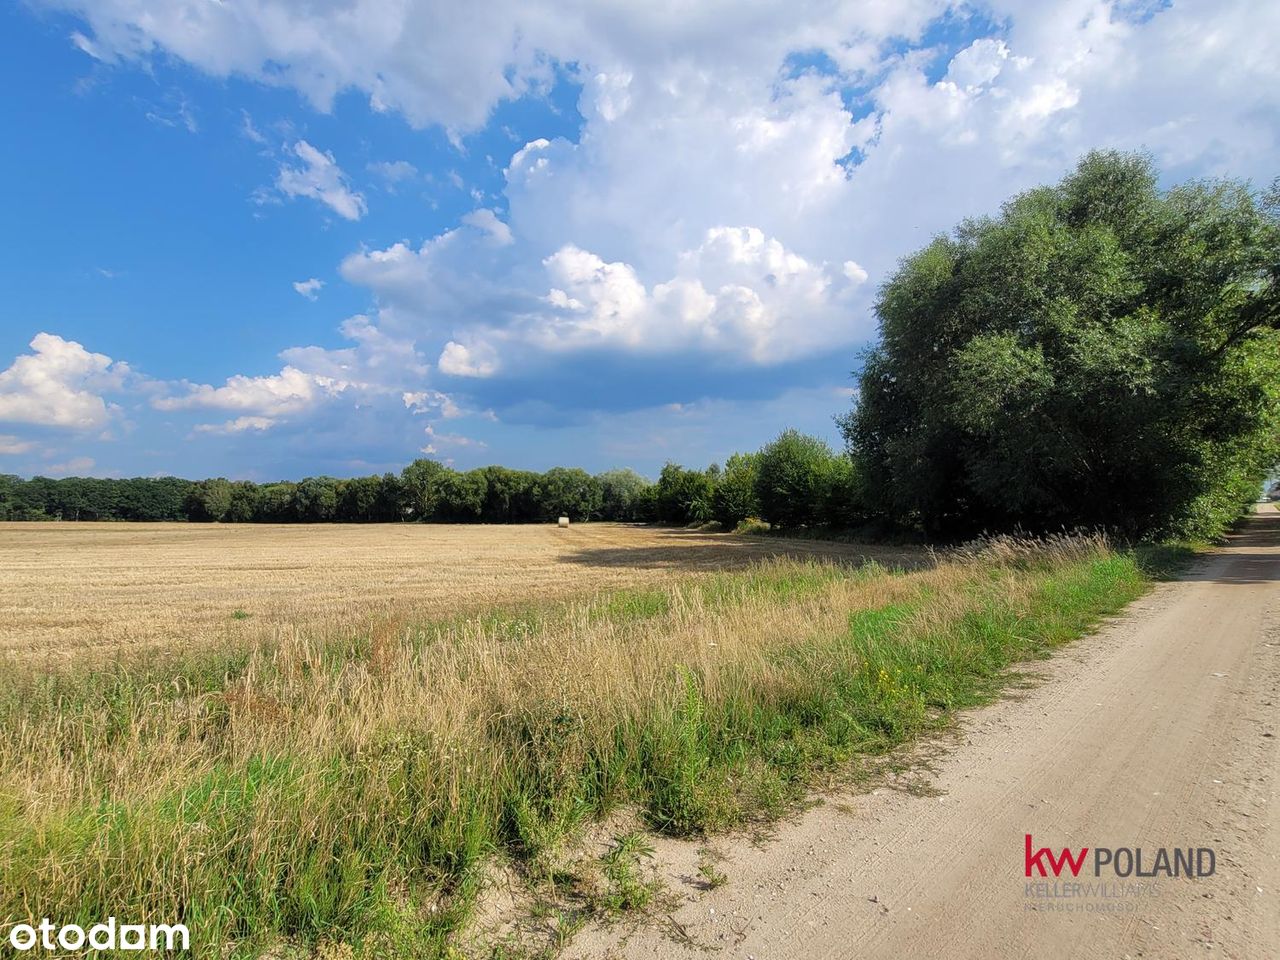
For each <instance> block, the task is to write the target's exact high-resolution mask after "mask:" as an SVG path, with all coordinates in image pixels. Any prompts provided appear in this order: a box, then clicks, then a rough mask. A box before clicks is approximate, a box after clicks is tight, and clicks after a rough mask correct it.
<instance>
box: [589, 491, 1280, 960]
mask: <svg viewBox="0 0 1280 960" xmlns="http://www.w3.org/2000/svg"><path fill="white" fill-rule="evenodd" d="M1041 672H1042V674H1043V676H1044V682H1042V683H1040V684H1039V685H1037V686H1035V687H1034V688H1033V689H1030V690H1028V691H1024V692H1022V693H1019V694H1017V695H1015V696H1014V697H1013V698H1011V699H1007V700H1004V701H1002V702H1000V703H998V704H994V705H992V706H990V707H986V708H983V709H981V710H978V711H974V712H973V713H972V714H970V715H969V716H968V717H967V718H966V719H965V720H964V721H963V722H962V725H961V728H960V736H959V738H958V742H957V743H956V745H955V746H954V747H953V748H952V749H950V750H949V751H947V752H946V753H945V755H943V756H942V757H941V758H940V759H938V760H937V762H936V767H935V769H934V772H933V774H932V775H931V776H930V777H929V778H928V782H929V784H930V787H931V789H930V790H927V791H923V792H922V791H915V792H908V791H904V790H900V789H888V788H884V787H882V788H880V789H877V790H876V791H874V792H872V793H870V794H865V795H862V796H852V797H847V798H844V799H843V800H841V799H840V798H829V799H828V800H826V801H825V802H824V803H822V804H820V805H819V806H817V807H815V808H813V809H811V810H809V811H808V812H806V813H805V814H803V815H802V816H800V817H799V818H797V819H796V820H795V821H793V822H790V823H787V824H784V825H782V826H781V827H780V828H779V830H778V833H777V835H776V837H774V838H773V839H771V840H768V841H766V842H764V843H762V844H753V843H751V842H750V841H748V840H746V839H730V840H722V841H718V842H715V841H713V843H712V846H713V847H716V848H718V850H719V851H720V852H721V853H723V854H724V855H725V856H726V858H727V859H726V861H725V862H724V863H722V864H721V869H722V870H723V872H724V873H725V874H726V875H727V876H728V877H729V880H728V883H727V884H725V885H724V886H721V887H719V888H717V889H713V890H703V889H700V888H699V883H698V873H697V866H698V853H697V848H698V845H697V844H691V843H679V842H674V841H672V842H663V843H661V844H660V845H659V851H658V856H659V862H660V864H661V870H662V871H663V872H664V873H665V874H666V880H667V883H668V885H669V887H670V888H671V889H672V890H673V891H674V892H675V895H676V897H677V898H678V902H677V903H676V904H675V905H674V906H673V907H672V909H671V910H670V911H669V913H668V915H666V916H661V917H659V918H658V919H657V920H656V921H655V922H652V923H649V924H646V925H644V926H642V927H640V928H639V929H633V930H630V931H628V930H625V929H622V928H611V929H604V930H588V931H586V932H584V933H583V934H582V935H581V936H580V937H579V938H578V939H577V940H576V941H575V943H574V944H573V947H572V949H571V950H570V951H569V955H570V956H572V957H592V958H595V957H621V958H657V957H661V958H670V957H677V958H680V957H687V958H694V957H699V958H705V957H707V956H709V955H714V956H716V957H723V958H753V960H772V958H814V960H827V958H830V960H835V958H841V960H843V958H859V960H862V958H895V960H901V958H921V960H923V958H930V960H932V958H940V957H944V958H948V960H960V958H975V960H976V958H982V960H991V958H1005V957H1010V958H1039V957H1065V956H1075V957H1089V958H1110V957H1114V958H1117V960H1119V958H1125V957H1133V958H1137V957H1144V958H1161V960H1164V958H1183V957H1205V956H1208V957H1229V958H1258V960H1263V958H1268V960H1269V958H1275V957H1280V829H1278V828H1277V815H1276V809H1275V808H1276V805H1277V803H1280V801H1278V800H1277V799H1276V784H1277V774H1278V773H1280V723H1277V709H1278V705H1280V513H1278V512H1276V511H1275V510H1274V509H1272V508H1271V507H1270V506H1267V507H1262V508H1260V512H1259V513H1258V514H1257V515H1256V516H1255V517H1254V518H1252V519H1251V521H1250V522H1249V523H1248V524H1247V525H1246V526H1245V528H1244V529H1243V530H1242V531H1241V532H1240V533H1238V534H1237V535H1235V536H1233V537H1232V538H1231V539H1230V542H1229V544H1228V545H1227V546H1226V547H1225V548H1224V549H1222V550H1221V551H1219V552H1217V553H1215V554H1214V555H1212V556H1210V557H1209V558H1207V559H1205V560H1203V561H1201V562H1200V563H1199V564H1198V565H1197V566H1196V567H1195V568H1194V569H1193V570H1192V571H1191V572H1190V573H1189V574H1188V575H1187V576H1186V577H1184V578H1183V579H1181V580H1179V581H1176V582H1171V583H1165V584H1161V585H1159V586H1158V587H1156V589H1155V590H1153V591H1152V592H1151V593H1149V594H1148V595H1147V596H1146V597H1144V598H1143V599H1141V600H1139V601H1138V602H1136V603H1135V604H1133V605H1132V606H1131V607H1130V608H1129V609H1128V610H1127V611H1126V613H1125V615H1124V616H1123V617H1122V618H1120V619H1118V620H1117V621H1116V622H1115V623H1113V624H1111V625H1110V626H1108V627H1107V628H1105V629H1104V630H1103V631H1102V632H1100V633H1098V634H1096V635H1094V636H1092V637H1088V638H1086V639H1084V640H1082V641H1080V642H1078V643H1076V644H1073V645H1071V646H1070V647H1068V648H1065V649H1064V650H1063V651H1062V652H1061V653H1060V654H1058V655H1057V656H1055V657H1054V658H1053V659H1052V660H1050V661H1048V662H1047V663H1046V664H1044V665H1043V670H1042V671H1041ZM1028 833H1030V834H1031V835H1032V836H1033V838H1034V848H1035V849H1037V850H1038V849H1039V848H1040V847H1042V846H1050V847H1053V849H1054V851H1055V856H1056V855H1057V851H1058V850H1060V849H1061V848H1063V847H1068V848H1071V849H1072V850H1077V851H1078V849H1079V848H1080V847H1088V848H1090V850H1091V851H1092V850H1094V849H1096V848H1099V847H1103V848H1109V849H1115V848H1120V847H1127V848H1130V849H1135V848H1142V850H1143V855H1144V856H1145V857H1147V858H1148V859H1147V863H1148V864H1150V863H1151V862H1152V859H1153V858H1154V857H1155V856H1156V855H1157V852H1158V850H1159V848H1162V847H1163V848H1175V847H1177V848H1182V849H1186V848H1188V847H1190V848H1208V849H1212V850H1213V851H1214V859H1215V868H1216V869H1215V872H1214V873H1213V874H1212V875H1211V876H1207V877H1198V878H1187V877H1177V878H1167V877H1163V876H1161V877H1158V878H1155V879H1144V880H1138V879H1136V878H1133V877H1130V878H1129V879H1127V880H1120V879H1118V878H1117V877H1116V876H1115V874H1114V873H1113V872H1111V868H1110V867H1108V866H1103V867H1102V870H1103V874H1102V876H1101V877H1094V876H1093V862H1092V859H1091V858H1092V856H1093V854H1092V852H1091V853H1090V854H1089V857H1088V858H1086V860H1085V865H1084V866H1083V867H1082V869H1081V871H1080V874H1079V877H1076V878H1073V877H1072V876H1071V875H1070V868H1069V867H1064V869H1063V872H1062V877H1061V878H1060V879H1058V880H1057V885H1056V886H1055V885H1054V881H1055V878H1054V876H1053V873H1052V869H1051V867H1050V868H1049V870H1048V871H1047V872H1048V877H1047V879H1045V880H1041V878H1040V876H1039V873H1038V871H1035V870H1034V868H1033V872H1034V876H1033V877H1032V878H1031V879H1028V878H1027V877H1026V850H1025V836H1026V834H1028ZM1073 856H1075V854H1073ZM1041 862H1043V861H1041ZM1144 869H1149V868H1148V867H1146V866H1144ZM1074 883H1079V886H1077V887H1072V886H1071V884H1074ZM1090 884H1092V886H1090ZM708 948H710V949H711V951H712V952H711V953H708Z"/></svg>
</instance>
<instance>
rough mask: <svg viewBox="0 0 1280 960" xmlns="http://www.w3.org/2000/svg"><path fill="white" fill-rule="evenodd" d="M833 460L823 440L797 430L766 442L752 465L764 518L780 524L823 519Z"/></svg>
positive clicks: (833, 464)
mask: <svg viewBox="0 0 1280 960" xmlns="http://www.w3.org/2000/svg"><path fill="white" fill-rule="evenodd" d="M836 459H837V458H836V455H835V454H834V453H832V452H831V448H830V447H829V446H827V444H826V443H825V442H823V441H822V440H819V439H818V438H817V437H811V436H808V435H807V434H803V433H800V432H799V431H797V430H784V431H783V432H782V433H781V434H779V435H778V438H777V439H776V440H774V441H773V442H772V443H769V444H767V445H766V446H765V448H764V449H763V450H761V451H760V453H759V462H758V464H757V466H756V497H757V499H758V500H759V502H760V511H761V513H763V514H764V517H765V519H766V520H768V521H769V522H770V523H778V524H781V525H782V526H784V527H799V526H805V525H808V524H817V523H822V522H824V520H825V519H826V516H825V514H826V508H827V503H828V499H829V497H830V495H831V484H832V479H833V477H834V473H835V470H836V466H835V462H836Z"/></svg>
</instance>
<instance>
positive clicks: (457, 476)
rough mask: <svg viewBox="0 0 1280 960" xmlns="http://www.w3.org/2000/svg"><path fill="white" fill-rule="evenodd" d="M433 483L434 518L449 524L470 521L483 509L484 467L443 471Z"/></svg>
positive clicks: (484, 490) (485, 489)
mask: <svg viewBox="0 0 1280 960" xmlns="http://www.w3.org/2000/svg"><path fill="white" fill-rule="evenodd" d="M432 483H433V484H434V486H435V490H436V508H435V514H434V516H435V518H436V519H439V520H446V521H448V522H450V523H471V522H474V521H476V520H479V519H480V514H481V512H482V511H483V510H484V499H485V494H486V493H488V487H489V484H488V480H487V478H486V477H485V474H484V471H483V470H469V471H468V472H466V473H458V472H457V471H456V470H443V471H441V472H440V473H439V474H437V475H436V476H435V478H434V479H433V481H432Z"/></svg>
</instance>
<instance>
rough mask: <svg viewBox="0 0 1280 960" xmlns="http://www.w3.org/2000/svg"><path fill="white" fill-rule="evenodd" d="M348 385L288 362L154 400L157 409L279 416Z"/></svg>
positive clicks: (333, 393)
mask: <svg viewBox="0 0 1280 960" xmlns="http://www.w3.org/2000/svg"><path fill="white" fill-rule="evenodd" d="M346 386H347V385H346V384H345V383H344V382H343V381H341V380H335V379H334V378H332V377H322V376H316V375H314V374H309V373H304V372H303V371H301V370H299V369H297V368H296V367H291V366H286V367H285V368H284V369H282V370H281V371H280V372H279V373H277V374H271V375H269V376H262V377H247V376H245V375H243V374H236V375H235V376H233V377H228V378H227V382H226V383H225V384H224V385H223V386H221V387H214V386H211V385H209V384H207V383H200V384H196V383H192V384H185V387H186V392H185V393H182V394H179V395H177V396H166V397H157V398H156V399H155V400H153V401H152V404H153V406H155V408H156V409H157V410H193V409H205V410H245V411H252V412H253V414H255V415H260V416H263V417H279V416H287V415H289V414H292V413H298V412H300V411H303V410H307V409H309V408H311V407H314V406H315V405H316V404H317V403H319V402H320V401H321V400H322V399H323V398H325V397H326V396H334V395H335V394H338V393H341V392H342V391H343V390H344V389H346Z"/></svg>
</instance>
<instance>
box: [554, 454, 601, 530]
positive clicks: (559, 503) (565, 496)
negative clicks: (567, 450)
mask: <svg viewBox="0 0 1280 960" xmlns="http://www.w3.org/2000/svg"><path fill="white" fill-rule="evenodd" d="M540 486H541V490H542V516H543V518H544V519H547V520H551V519H554V518H556V517H569V518H570V519H571V520H590V519H592V518H593V517H596V516H599V514H600V505H601V502H602V497H603V492H602V490H601V487H600V482H599V481H598V480H596V478H595V477H593V476H591V474H589V473H587V472H586V471H585V470H579V469H578V468H577V467H573V468H568V467H552V468H551V469H550V470H548V471H547V472H546V473H544V474H543V475H542V483H541V485H540Z"/></svg>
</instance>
